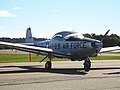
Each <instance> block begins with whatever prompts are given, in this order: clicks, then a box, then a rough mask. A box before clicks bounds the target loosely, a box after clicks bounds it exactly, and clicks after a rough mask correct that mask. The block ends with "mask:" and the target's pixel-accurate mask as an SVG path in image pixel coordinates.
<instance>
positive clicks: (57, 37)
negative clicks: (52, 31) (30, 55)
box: [53, 36, 63, 41]
mask: <svg viewBox="0 0 120 90" xmlns="http://www.w3.org/2000/svg"><path fill="white" fill-rule="evenodd" d="M53 39H55V40H58V41H62V40H63V38H62V36H54V37H53Z"/></svg>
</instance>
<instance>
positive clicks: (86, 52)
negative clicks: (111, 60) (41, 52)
mask: <svg viewBox="0 0 120 90" xmlns="http://www.w3.org/2000/svg"><path fill="white" fill-rule="evenodd" d="M34 45H35V46H39V47H44V48H51V49H53V50H54V51H56V52H62V53H64V54H70V55H71V57H69V58H70V59H71V60H83V59H85V58H87V57H90V56H94V55H96V54H97V53H98V52H99V51H100V50H101V48H102V46H103V44H102V42H101V41H99V40H95V39H91V38H85V37H83V35H82V34H80V33H76V32H71V31H63V32H59V33H57V34H55V35H54V36H53V37H52V39H51V40H46V41H41V42H37V43H34Z"/></svg>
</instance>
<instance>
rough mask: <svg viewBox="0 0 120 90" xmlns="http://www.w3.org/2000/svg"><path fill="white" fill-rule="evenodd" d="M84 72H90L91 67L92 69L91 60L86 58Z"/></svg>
mask: <svg viewBox="0 0 120 90" xmlns="http://www.w3.org/2000/svg"><path fill="white" fill-rule="evenodd" d="M83 65H84V70H85V71H87V72H88V71H90V67H91V61H90V59H89V58H86V59H85V62H84V64H83Z"/></svg>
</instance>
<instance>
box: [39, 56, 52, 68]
mask: <svg viewBox="0 0 120 90" xmlns="http://www.w3.org/2000/svg"><path fill="white" fill-rule="evenodd" d="M46 58H50V61H47V62H46V63H45V69H51V68H52V62H51V59H52V56H51V55H47V56H46V57H45V58H43V59H42V60H41V61H40V63H41V62H42V61H44V60H45V59H46Z"/></svg>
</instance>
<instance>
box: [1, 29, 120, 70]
mask: <svg viewBox="0 0 120 90" xmlns="http://www.w3.org/2000/svg"><path fill="white" fill-rule="evenodd" d="M109 31H110V30H108V31H107V32H106V33H105V35H104V37H105V36H106V35H107V34H108V32H109ZM104 37H103V39H104ZM103 39H102V40H103ZM102 40H101V41H99V40H95V39H91V38H85V37H84V36H83V35H82V34H81V33H77V32H73V31H62V32H58V33H56V34H55V35H54V36H53V37H52V39H50V40H46V41H39V42H34V40H33V38H32V33H31V28H28V29H27V33H26V40H25V41H26V43H28V45H26V44H17V43H9V42H1V41H0V45H4V46H10V47H13V48H15V49H18V50H21V51H25V52H31V53H35V54H42V55H46V57H45V58H43V59H42V60H41V61H40V62H42V61H44V60H45V59H46V58H49V61H47V62H46V63H45V68H46V69H51V68H52V63H51V61H52V58H53V57H57V58H68V59H71V61H82V60H84V64H83V65H84V70H85V71H89V70H90V67H91V61H90V59H89V57H91V56H97V54H98V53H101V52H106V51H113V50H120V47H119V46H115V47H107V48H102V47H103V43H102ZM30 43H31V45H32V46H31V45H29V44H30Z"/></svg>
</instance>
